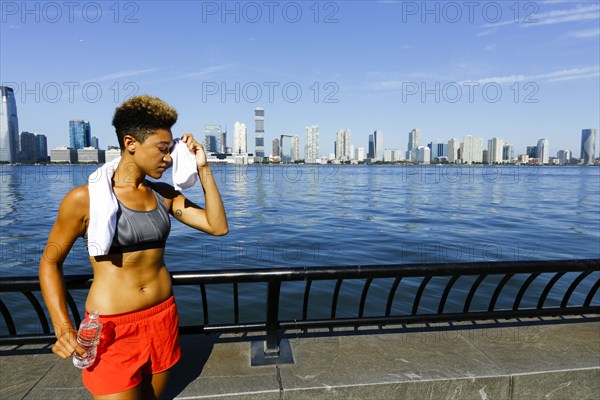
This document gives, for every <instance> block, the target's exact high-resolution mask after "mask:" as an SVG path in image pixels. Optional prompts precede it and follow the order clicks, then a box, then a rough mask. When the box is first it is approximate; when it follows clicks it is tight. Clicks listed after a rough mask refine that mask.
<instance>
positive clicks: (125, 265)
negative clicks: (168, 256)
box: [85, 248, 172, 315]
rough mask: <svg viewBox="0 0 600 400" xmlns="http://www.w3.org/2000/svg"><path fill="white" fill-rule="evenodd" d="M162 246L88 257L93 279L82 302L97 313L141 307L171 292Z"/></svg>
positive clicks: (154, 303) (132, 309)
mask: <svg viewBox="0 0 600 400" xmlns="http://www.w3.org/2000/svg"><path fill="white" fill-rule="evenodd" d="M163 254H164V248H158V249H148V250H141V251H134V252H129V253H123V254H113V255H109V256H103V257H97V258H94V257H90V262H91V264H92V268H93V269H94V281H93V283H92V286H91V288H90V291H89V293H88V297H87V300H86V303H85V309H86V310H87V311H92V310H98V311H99V312H100V315H111V314H122V313H126V312H132V311H138V310H144V309H146V308H150V307H152V306H154V305H156V304H159V303H161V302H163V301H164V300H166V299H168V298H169V297H170V296H171V294H172V288H171V275H170V274H169V272H168V271H167V267H166V266H165V263H164V258H163Z"/></svg>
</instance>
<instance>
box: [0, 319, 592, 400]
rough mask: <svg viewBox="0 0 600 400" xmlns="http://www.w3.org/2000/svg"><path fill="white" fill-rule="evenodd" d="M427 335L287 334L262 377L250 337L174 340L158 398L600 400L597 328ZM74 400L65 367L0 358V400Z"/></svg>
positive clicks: (9, 354) (72, 375) (78, 394)
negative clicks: (177, 349) (286, 351)
mask: <svg viewBox="0 0 600 400" xmlns="http://www.w3.org/2000/svg"><path fill="white" fill-rule="evenodd" d="M432 328H435V326H428V327H427V329H428V330H426V331H422V332H414V331H411V332H404V333H400V332H397V331H396V332H392V333H389V332H386V331H379V332H375V333H374V334H373V333H371V334H367V333H365V332H337V333H335V334H333V335H332V334H326V333H323V334H316V335H312V336H310V335H301V334H298V335H294V334H289V335H288V336H289V337H290V344H291V347H292V351H293V355H294V359H295V363H294V364H287V365H272V366H263V367H251V366H250V349H251V339H252V338H251V337H243V338H240V337H235V336H221V337H219V336H216V335H187V336H182V353H183V355H182V360H181V361H180V362H179V363H178V364H177V365H176V366H175V368H174V370H173V375H172V376H173V377H174V379H172V380H171V382H170V385H169V388H168V393H167V397H168V398H171V399H173V398H176V399H180V400H188V399H231V400H234V399H235V400H242V399H256V400H258V399H310V400H320V399H369V400H370V399H418V400H421V399H455V400H458V399H477V400H492V399H507V400H521V399H523V400H530V399H540V400H541V399H544V400H579V399H589V400H592V399H593V400H598V399H600V322H581V323H575V324H557V325H534V326H532V325H528V326H519V327H494V328H486V329H471V328H472V327H471V326H469V325H465V326H455V327H454V328H455V329H453V330H440V331H435V329H432ZM295 336H296V337H295ZM36 351H37V352H36ZM32 352H33V353H34V354H29V353H32ZM82 398H90V397H89V395H88V394H87V392H86V390H85V388H84V387H83V385H82V383H81V374H80V372H79V371H78V370H77V369H75V368H74V367H73V366H72V364H71V362H70V360H65V361H63V360H58V359H57V358H56V357H55V356H54V355H53V354H51V353H49V350H48V348H45V349H42V350H39V349H38V350H35V349H34V348H25V349H24V350H23V348H21V349H20V350H11V349H10V348H0V399H2V400H4V399H9V400H12V399H53V400H54V399H82Z"/></svg>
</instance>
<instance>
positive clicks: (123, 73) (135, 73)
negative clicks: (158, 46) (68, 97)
mask: <svg viewBox="0 0 600 400" xmlns="http://www.w3.org/2000/svg"><path fill="white" fill-rule="evenodd" d="M154 71H158V68H148V69H132V70H127V71H120V72H115V73H113V74H109V75H103V76H99V77H97V78H94V79H89V80H87V81H84V82H83V83H88V82H103V81H113V80H117V79H121V78H129V77H132V76H138V75H143V74H147V73H150V72H154Z"/></svg>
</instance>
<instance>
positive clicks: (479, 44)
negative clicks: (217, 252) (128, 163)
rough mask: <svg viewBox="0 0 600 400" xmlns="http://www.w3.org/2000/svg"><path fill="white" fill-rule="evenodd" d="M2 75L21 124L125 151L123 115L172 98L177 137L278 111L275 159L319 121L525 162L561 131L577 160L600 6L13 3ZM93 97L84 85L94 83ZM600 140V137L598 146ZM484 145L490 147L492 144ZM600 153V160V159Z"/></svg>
mask: <svg viewBox="0 0 600 400" xmlns="http://www.w3.org/2000/svg"><path fill="white" fill-rule="evenodd" d="M1 6H2V15H1V28H0V52H1V53H0V82H2V83H3V84H9V85H10V86H16V89H17V93H16V99H17V107H18V112H19V129H20V130H21V131H30V132H35V133H42V134H45V135H46V136H47V137H48V142H49V147H51V148H52V147H55V146H60V145H68V121H69V120H70V119H86V120H89V121H90V122H91V126H92V134H93V135H94V136H97V137H99V139H100V146H101V148H106V147H107V146H108V145H116V144H117V140H116V138H115V135H114V130H113V128H112V126H111V123H110V122H111V119H112V114H113V112H114V109H115V108H116V107H117V106H118V105H119V104H120V103H121V102H122V101H123V100H125V99H126V98H127V96H129V95H131V94H151V95H154V96H159V97H161V98H163V99H164V100H166V101H167V102H168V103H170V104H171V105H173V106H174V107H175V108H176V109H177V110H178V112H179V115H180V118H179V121H178V122H177V124H176V125H175V127H174V134H176V135H180V134H183V133H184V132H192V133H194V134H196V135H197V136H202V135H203V127H204V125H205V124H215V123H216V124H222V125H224V126H225V125H226V126H227V127H228V128H229V131H230V135H229V137H228V140H229V141H230V142H231V141H232V130H233V124H234V122H235V121H241V122H245V123H246V125H247V126H248V131H249V138H248V139H249V140H248V141H249V148H250V150H253V147H254V146H253V143H254V141H253V139H254V137H253V131H254V122H253V110H254V109H255V108H256V107H262V108H264V109H265V139H266V140H265V143H266V146H265V148H266V153H267V154H268V153H270V152H271V151H270V150H271V141H272V139H274V138H275V137H279V135H281V134H297V135H299V136H300V138H301V139H300V142H301V145H303V144H304V135H305V127H306V126H307V125H312V124H317V125H319V126H320V135H321V153H322V154H323V155H326V154H328V153H330V152H332V151H333V142H334V140H335V132H336V131H337V130H338V129H345V128H349V129H350V130H351V131H352V142H353V144H354V145H355V147H367V142H368V135H369V134H370V133H372V132H373V131H374V130H375V129H380V130H382V131H383V133H384V147H385V148H390V149H401V150H405V149H406V146H407V141H408V132H409V131H410V130H411V129H412V128H420V129H421V136H422V142H424V143H427V142H429V141H433V140H437V139H439V140H444V141H446V140H448V139H450V138H452V137H457V138H461V139H462V137H463V136H465V135H467V134H472V135H476V136H481V137H483V138H484V139H485V140H486V141H487V139H490V138H492V137H500V138H502V139H504V140H505V141H506V142H509V143H512V144H514V145H515V151H516V152H517V153H523V152H524V151H525V147H526V146H527V145H534V144H537V141H538V139H540V138H548V139H549V141H550V150H551V154H553V155H555V154H556V151H557V150H559V149H571V150H573V152H574V155H575V156H579V148H580V138H581V129H583V128H600V116H599V109H600V103H599V97H600V95H599V93H600V79H599V76H600V2H598V1H596V0H594V1H538V2H528V1H521V2H515V1H506V2H503V1H497V2H479V1H456V2H454V1H450V2H436V1H428V2H422V1H321V2H315V1H295V2H294V1H282V2H279V1H271V2H269V1H257V2H252V1H250V2H226V3H225V2H221V1H215V2H213V1H179V2H178V1H170V2H167V1H124V2H118V3H117V2H115V1H108V2H101V1H97V2H86V1H78V2H61V1H58V2H27V3H23V2H21V1H18V2H17V1H15V2H12V1H2V4H1ZM83 89H85V90H83ZM597 142H600V140H597ZM486 147H487V145H486ZM596 154H598V152H597V153H596Z"/></svg>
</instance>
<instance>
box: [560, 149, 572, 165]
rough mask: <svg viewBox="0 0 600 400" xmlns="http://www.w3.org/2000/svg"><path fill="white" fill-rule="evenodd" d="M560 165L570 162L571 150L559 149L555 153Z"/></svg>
mask: <svg viewBox="0 0 600 400" xmlns="http://www.w3.org/2000/svg"><path fill="white" fill-rule="evenodd" d="M556 158H558V160H559V162H560V165H568V164H569V163H570V162H571V150H559V151H558V153H557V154H556Z"/></svg>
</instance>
